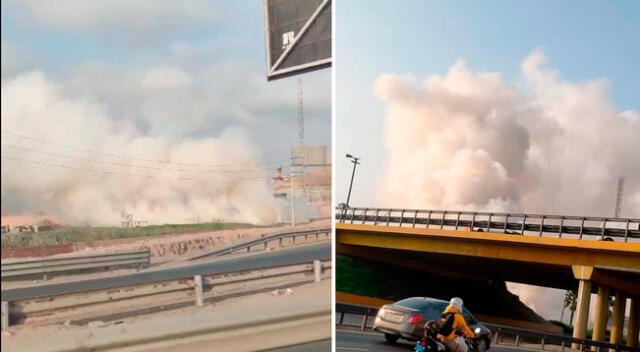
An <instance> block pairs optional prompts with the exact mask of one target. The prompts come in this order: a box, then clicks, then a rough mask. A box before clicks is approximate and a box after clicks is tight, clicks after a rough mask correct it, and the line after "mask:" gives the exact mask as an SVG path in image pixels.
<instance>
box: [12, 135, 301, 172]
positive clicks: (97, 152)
mask: <svg viewBox="0 0 640 352" xmlns="http://www.w3.org/2000/svg"><path fill="white" fill-rule="evenodd" d="M0 132H1V133H4V134H6V135H9V136H13V137H18V138H22V139H27V140H30V141H35V142H39V143H45V144H50V145H55V146H58V147H63V148H68V149H72V150H77V151H81V152H85V153H94V154H100V155H104V156H108V157H113V158H121V159H129V160H135V161H143V162H152V163H158V164H174V165H183V166H209V167H227V166H249V165H264V164H277V163H282V162H286V161H288V160H289V159H280V160H270V161H260V162H255V163H240V164H200V163H181V162H176V161H163V160H153V159H144V158H137V157H132V156H127V155H120V154H113V153H107V152H101V151H96V150H90V149H83V148H78V147H74V146H70V145H65V144H61V143H56V142H51V141H46V140H43V139H39V138H33V137H29V136H25V135H21V134H18V133H14V132H9V131H0Z"/></svg>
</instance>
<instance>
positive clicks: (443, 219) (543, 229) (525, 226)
mask: <svg viewBox="0 0 640 352" xmlns="http://www.w3.org/2000/svg"><path fill="white" fill-rule="evenodd" d="M336 220H337V221H338V222H339V223H347V224H367V225H377V226H398V227H423V228H425V227H426V228H440V229H453V230H466V231H475V232H492V233H504V234H511V235H527V236H539V237H543V236H544V237H557V238H563V237H564V238H579V239H598V240H605V241H616V240H621V241H624V242H629V241H637V240H638V239H640V219H638V218H609V217H593V216H569V215H542V214H525V213H493V212H472V211H451V210H424V209H393V208H387V209H384V208H357V207H339V208H337V209H336Z"/></svg>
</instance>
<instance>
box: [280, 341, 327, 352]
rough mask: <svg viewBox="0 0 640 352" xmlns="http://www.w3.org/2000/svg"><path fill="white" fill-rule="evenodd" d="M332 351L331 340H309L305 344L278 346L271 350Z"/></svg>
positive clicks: (298, 351) (296, 351) (287, 351)
mask: <svg viewBox="0 0 640 352" xmlns="http://www.w3.org/2000/svg"><path fill="white" fill-rule="evenodd" d="M330 351H331V340H322V341H316V342H309V343H305V344H303V345H295V346H289V347H282V348H277V349H275V350H269V352H330Z"/></svg>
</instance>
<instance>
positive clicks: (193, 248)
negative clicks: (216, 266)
mask: <svg viewBox="0 0 640 352" xmlns="http://www.w3.org/2000/svg"><path fill="white" fill-rule="evenodd" d="M330 226H331V220H330V219H324V220H317V221H313V222H310V223H308V224H302V225H297V226H295V228H294V227H292V226H290V225H281V226H273V227H268V228H250V229H233V230H220V231H212V232H202V233H190V234H175V235H164V236H161V237H156V238H149V237H142V238H131V239H130V240H129V241H127V243H122V240H118V241H114V243H112V244H109V245H101V246H96V247H91V246H89V247H87V248H85V249H83V250H79V251H76V252H73V253H68V254H59V255H56V256H54V257H56V258H61V257H68V256H78V255H91V254H97V253H104V252H119V251H122V252H124V251H136V250H145V249H148V250H149V251H150V254H151V266H152V268H153V267H160V266H162V267H166V266H173V265H174V264H178V263H179V262H182V261H184V260H186V259H187V258H190V257H194V256H197V255H200V254H205V253H207V252H210V251H213V250H216V249H220V248H225V247H228V246H230V245H233V244H237V243H242V242H247V241H249V240H252V239H255V238H259V237H262V236H268V235H273V234H277V233H283V232H289V231H302V230H312V229H322V228H328V227H330ZM103 244H104V243H103ZM283 244H284V246H285V247H289V246H291V245H292V244H291V240H288V241H286V240H285V241H284V243H283ZM302 244H305V241H302V240H301V239H300V240H297V241H296V245H302ZM275 246H276V244H275V243H272V244H270V245H269V248H268V250H274V249H275ZM10 261H11V260H7V262H10ZM3 262H5V261H4V260H3ZM135 270H136V269H131V268H123V269H116V270H110V271H104V272H95V273H86V274H75V275H59V276H55V275H53V276H50V277H49V280H48V281H44V280H42V279H35V280H34V279H29V280H12V281H3V282H2V286H3V288H15V287H23V286H26V285H28V286H31V285H33V284H36V285H37V284H45V283H54V282H65V281H70V280H71V281H73V280H86V279H93V278H101V277H106V276H112V275H118V274H120V275H121V274H125V273H129V272H133V271H135Z"/></svg>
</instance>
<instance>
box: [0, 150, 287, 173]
mask: <svg viewBox="0 0 640 352" xmlns="http://www.w3.org/2000/svg"><path fill="white" fill-rule="evenodd" d="M0 145H1V146H2V147H5V148H13V149H20V150H25V151H30V152H35V153H41V154H45V155H51V156H57V157H61V158H67V159H75V160H82V161H89V162H95V163H100V164H107V165H115V166H124V167H133V168H142V169H152V170H163V171H178V172H210V173H241V172H247V171H270V170H275V169H276V168H275V167H270V168H254V169H237V170H193V169H172V168H165V167H154V166H146V165H134V164H126V163H120V162H114V161H106V160H100V159H90V158H82V157H78V156H74V155H68V154H60V153H54V152H48V151H44V150H39V149H33V148H28V147H23V146H18V145H13V144H6V143H2V144H0Z"/></svg>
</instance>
